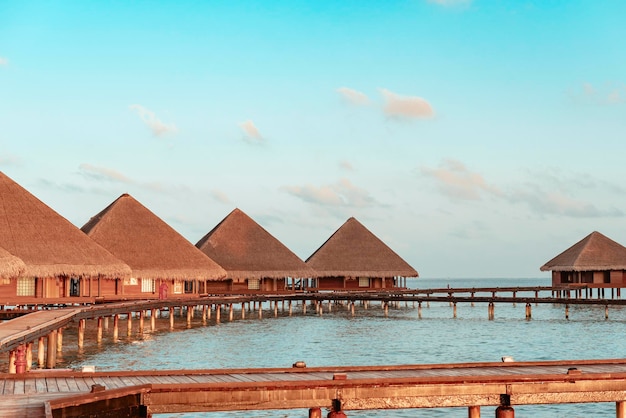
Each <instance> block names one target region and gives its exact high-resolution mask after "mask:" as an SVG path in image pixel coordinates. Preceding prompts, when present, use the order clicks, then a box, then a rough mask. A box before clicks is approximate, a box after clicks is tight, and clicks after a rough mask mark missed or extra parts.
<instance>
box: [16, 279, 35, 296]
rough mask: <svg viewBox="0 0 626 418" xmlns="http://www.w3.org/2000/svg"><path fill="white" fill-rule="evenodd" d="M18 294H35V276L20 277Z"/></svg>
mask: <svg viewBox="0 0 626 418" xmlns="http://www.w3.org/2000/svg"><path fill="white" fill-rule="evenodd" d="M17 296H35V278H34V277H18V279H17Z"/></svg>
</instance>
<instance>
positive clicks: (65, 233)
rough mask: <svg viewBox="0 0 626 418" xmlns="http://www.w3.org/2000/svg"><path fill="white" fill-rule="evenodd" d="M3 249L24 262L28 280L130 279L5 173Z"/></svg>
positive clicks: (0, 217) (0, 216)
mask: <svg viewBox="0 0 626 418" xmlns="http://www.w3.org/2000/svg"><path fill="white" fill-rule="evenodd" d="M0 246H1V247H2V248H4V249H5V250H7V251H8V252H10V253H11V254H13V255H14V256H16V257H19V258H20V259H21V260H22V261H23V262H24V264H25V265H26V270H25V271H24V275H25V276H35V277H53V276H83V277H98V276H101V277H105V278H115V277H119V278H124V277H129V276H130V268H129V267H128V266H127V265H126V264H124V263H123V262H122V261H120V260H118V259H117V258H115V257H114V256H113V255H111V253H109V252H108V251H107V250H105V249H104V248H102V247H101V246H99V245H98V244H96V243H95V242H94V241H92V240H91V239H89V237H87V236H85V234H83V233H82V232H80V230H79V229H78V228H76V227H75V226H74V225H72V224H71V223H70V222H69V221H68V220H67V219H65V218H63V217H62V216H61V215H59V214H58V213H56V212H55V211H54V210H52V209H51V208H50V207H48V206H46V205H45V204H44V203H43V202H41V201H40V200H39V199H37V198H36V197H35V196H33V195H32V194H31V193H29V192H28V191H27V190H26V189H24V188H23V187H22V186H20V185H19V184H17V183H16V182H15V181H13V180H12V179H10V178H9V177H8V176H7V175H6V174H4V173H2V172H0Z"/></svg>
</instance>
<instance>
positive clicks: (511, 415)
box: [496, 406, 515, 418]
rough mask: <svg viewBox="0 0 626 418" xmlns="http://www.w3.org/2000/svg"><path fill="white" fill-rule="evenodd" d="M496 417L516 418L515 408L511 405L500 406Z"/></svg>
mask: <svg viewBox="0 0 626 418" xmlns="http://www.w3.org/2000/svg"><path fill="white" fill-rule="evenodd" d="M496 418H515V410H514V409H513V408H511V407H510V406H499V407H497V408H496Z"/></svg>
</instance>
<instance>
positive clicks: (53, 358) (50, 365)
mask: <svg viewBox="0 0 626 418" xmlns="http://www.w3.org/2000/svg"><path fill="white" fill-rule="evenodd" d="M56 364H57V331H56V330H55V331H51V332H50V334H48V350H47V351H46V368H47V369H54V367H55V366H56Z"/></svg>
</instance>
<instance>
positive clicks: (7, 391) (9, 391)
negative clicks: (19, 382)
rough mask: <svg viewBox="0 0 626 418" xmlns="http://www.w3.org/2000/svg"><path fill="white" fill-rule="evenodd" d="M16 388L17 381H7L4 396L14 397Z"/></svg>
mask: <svg viewBox="0 0 626 418" xmlns="http://www.w3.org/2000/svg"><path fill="white" fill-rule="evenodd" d="M14 387H15V380H13V379H7V380H6V382H5V383H4V391H3V392H2V393H3V394H4V395H13V394H14V393H13V388H14Z"/></svg>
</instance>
